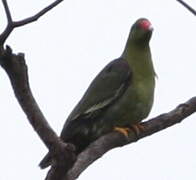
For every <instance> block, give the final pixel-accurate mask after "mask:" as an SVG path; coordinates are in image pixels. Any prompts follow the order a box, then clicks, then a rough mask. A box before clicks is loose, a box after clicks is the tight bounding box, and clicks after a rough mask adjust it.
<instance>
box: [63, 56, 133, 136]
mask: <svg viewBox="0 0 196 180" xmlns="http://www.w3.org/2000/svg"><path fill="white" fill-rule="evenodd" d="M131 75H132V73H131V69H130V67H129V65H128V63H127V61H125V60H124V59H122V58H119V59H116V60H114V61H112V62H110V63H109V64H108V65H107V66H106V67H105V68H104V69H103V70H102V71H101V72H100V73H99V74H98V75H97V76H96V78H95V79H94V80H93V81H92V83H91V84H90V86H89V88H88V89H87V91H86V93H85V94H84V96H83V97H82V99H81V100H80V102H79V103H78V104H77V106H76V107H75V108H74V110H73V111H72V113H71V114H70V116H69V117H68V119H67V121H66V123H65V126H64V128H63V131H64V129H66V126H67V125H68V124H69V122H70V121H73V120H80V119H84V118H92V117H93V118H95V117H96V116H97V115H100V113H101V112H102V110H104V109H105V108H106V107H108V106H110V105H112V103H114V102H115V101H116V100H117V99H118V98H120V96H121V95H122V94H123V93H124V92H125V91H126V89H127V87H128V86H129V85H130V81H131ZM63 131H62V133H63Z"/></svg>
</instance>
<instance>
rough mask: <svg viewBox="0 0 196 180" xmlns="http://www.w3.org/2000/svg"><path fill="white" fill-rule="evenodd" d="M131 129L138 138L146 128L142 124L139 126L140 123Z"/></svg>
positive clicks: (133, 125)
mask: <svg viewBox="0 0 196 180" xmlns="http://www.w3.org/2000/svg"><path fill="white" fill-rule="evenodd" d="M131 128H132V129H133V131H134V133H135V134H136V136H138V135H139V133H140V132H141V131H145V127H144V126H143V125H142V124H139V123H138V124H132V125H131Z"/></svg>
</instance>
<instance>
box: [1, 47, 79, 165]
mask: <svg viewBox="0 0 196 180" xmlns="http://www.w3.org/2000/svg"><path fill="white" fill-rule="evenodd" d="M0 65H1V66H2V68H3V69H4V70H5V71H6V73H7V75H8V76H9V79H10V81H11V84H12V87H13V90H14V93H15V96H16V98H17V100H18V102H19V104H20V106H21V107H22V109H23V111H24V113H25V114H26V116H27V118H28V120H29V122H30V124H31V125H32V126H33V128H34V130H35V131H36V132H37V134H38V135H39V137H40V138H41V139H42V141H43V142H44V144H45V145H46V146H47V148H48V149H49V151H50V153H51V154H52V156H53V157H54V158H53V159H54V160H55V163H54V164H56V163H57V164H62V163H61V162H62V158H63V159H64V161H65V162H67V163H66V166H68V167H70V166H71V165H72V164H73V161H75V153H74V146H73V145H71V144H66V143H64V142H62V141H61V139H60V138H59V137H58V136H57V135H56V133H55V132H54V131H53V129H52V128H51V127H50V125H49V124H48V122H47V120H46V118H45V117H44V115H43V113H42V112H41V110H40V108H39V106H38V104H37V103H36V101H35V99H34V97H33V95H32V92H31V89H30V86H29V81H28V74H27V66H26V64H25V59H24V55H23V54H18V55H15V54H13V53H12V51H11V49H10V48H9V47H7V48H6V50H4V49H3V48H1V49H0ZM63 167H65V165H64V164H63Z"/></svg>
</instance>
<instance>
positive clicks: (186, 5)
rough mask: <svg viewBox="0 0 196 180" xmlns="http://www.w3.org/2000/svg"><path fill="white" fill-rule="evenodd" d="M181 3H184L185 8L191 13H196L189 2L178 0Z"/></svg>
mask: <svg viewBox="0 0 196 180" xmlns="http://www.w3.org/2000/svg"><path fill="white" fill-rule="evenodd" d="M177 1H178V2H179V3H180V4H182V5H183V6H184V7H185V8H187V9H188V10H189V11H190V12H191V13H193V14H194V15H196V10H195V9H193V8H192V7H191V6H189V5H188V4H187V3H185V2H184V1H183V0H177Z"/></svg>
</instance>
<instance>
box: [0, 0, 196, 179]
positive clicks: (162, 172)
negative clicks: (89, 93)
mask: <svg viewBox="0 0 196 180" xmlns="http://www.w3.org/2000/svg"><path fill="white" fill-rule="evenodd" d="M51 2H53V1H49V0H42V1H33V0H31V1H26V0H20V1H19V0H18V1H17V0H10V1H9V4H10V7H11V10H12V14H13V18H14V19H15V20H19V19H23V18H25V17H28V16H31V15H33V14H34V13H36V12H38V11H39V10H41V9H42V8H43V7H45V6H46V5H48V4H49V3H51ZM186 2H188V3H190V4H191V5H192V6H193V7H195V8H196V1H195V0H186ZM0 16H1V21H0V30H1V31H2V30H3V28H4V26H5V24H6V21H5V16H4V12H3V9H2V6H1V8H0ZM3 17H4V19H3ZM140 17H146V18H148V19H149V20H150V21H151V22H152V25H153V27H154V33H153V36H152V40H151V42H150V45H151V50H152V56H153V62H154V66H155V70H156V73H157V75H158V79H157V83H156V94H155V102H154V106H153V110H152V112H151V114H150V117H154V116H157V115H159V114H161V113H165V112H168V111H170V110H172V109H173V108H175V107H176V106H177V105H178V104H179V103H182V102H185V101H186V100H188V99H189V98H191V97H192V96H195V95H196V83H195V82H196V81H195V77H196V45H195V42H196V35H195V32H196V19H195V16H193V15H192V14H191V13H190V12H189V11H187V9H185V8H184V7H183V6H181V5H180V4H179V3H178V2H177V1H176V0H164V1H163V0H148V1H145V0H135V1H130V0H64V2H62V3H61V4H60V5H59V6H58V7H56V8H55V9H53V10H52V11H50V12H49V13H48V14H46V15H45V16H44V17H42V18H41V19H40V20H39V21H37V22H35V23H33V24H30V25H28V26H25V27H22V28H19V29H16V30H15V31H14V32H13V33H12V35H11V36H10V38H9V39H8V41H7V42H6V44H9V45H10V46H11V47H12V49H13V51H14V52H15V53H18V52H24V53H25V56H26V61H27V64H28V67H29V78H30V84H31V88H32V91H33V93H34V96H35V98H36V100H37V101H38V104H39V105H40V107H41V109H42V111H43V113H44V114H45V116H46V118H47V119H48V121H49V123H50V125H51V126H52V127H53V128H54V129H55V131H56V132H58V133H60V131H61V128H62V126H63V124H64V122H65V120H66V117H67V116H68V115H69V113H70V111H71V110H72V109H73V107H74V106H75V105H76V103H77V102H78V101H79V100H80V98H81V96H82V95H83V93H84V92H85V90H86V88H87V87H88V85H89V83H90V82H91V80H92V79H93V78H94V76H95V75H96V74H97V73H98V72H99V71H100V70H101V69H102V68H103V67H104V66H105V65H106V64H107V63H108V62H110V61H111V60H113V59H115V58H117V57H119V56H120V55H121V53H122V51H123V48H124V46H125V43H126V40H127V36H128V33H129V30H130V27H131V25H132V24H133V23H134V22H135V20H137V19H138V18H140ZM0 92H1V93H0V119H1V126H0V142H1V150H0V161H1V163H0V169H1V173H0V180H10V179H20V180H23V179H28V180H35V179H36V180H43V179H44V177H45V174H46V172H47V171H41V170H40V169H39V167H38V163H39V161H40V160H41V159H42V157H43V156H44V155H45V153H46V152H47V149H46V147H45V146H44V145H43V143H42V141H41V140H40V139H39V138H38V136H37V134H36V133H35V132H34V131H33V129H32V127H31V126H30V125H29V123H28V121H27V119H26V116H25V115H24V113H23V112H22V110H21V108H20V106H19V105H18V103H17V101H16V99H15V97H14V95H13V91H12V89H11V85H10V82H9V80H8V78H7V75H6V74H5V72H4V71H3V70H2V69H0ZM195 129H196V115H192V116H191V117H189V118H187V119H186V120H185V121H183V122H182V123H180V124H178V125H175V126H173V127H171V128H169V129H167V130H164V131H162V132H159V133H156V134H154V135H152V136H151V137H147V138H145V139H142V140H140V141H139V142H137V143H134V144H130V145H127V146H125V147H122V148H116V149H114V150H111V151H110V152H108V153H107V154H105V155H104V156H103V157H102V158H101V159H100V160H98V161H96V162H95V163H94V164H93V165H91V166H90V167H89V168H88V169H87V170H86V171H85V172H84V173H83V174H82V175H81V176H80V178H79V180H100V179H102V180H106V179H110V180H130V179H134V180H143V179H146V180H157V179H158V180H185V179H188V180H195V179H196V174H195V172H196V155H195V152H196V141H195V137H196V130H195Z"/></svg>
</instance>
